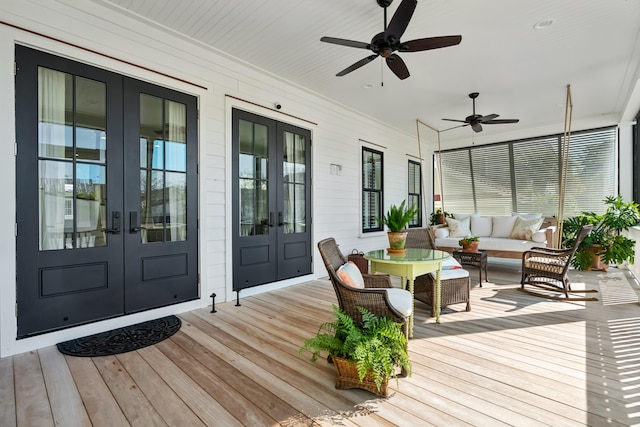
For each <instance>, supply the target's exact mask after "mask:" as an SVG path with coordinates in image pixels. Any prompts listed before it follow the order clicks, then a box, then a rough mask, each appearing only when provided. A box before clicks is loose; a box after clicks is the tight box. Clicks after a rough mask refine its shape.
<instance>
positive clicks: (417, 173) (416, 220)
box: [407, 159, 423, 228]
mask: <svg viewBox="0 0 640 427" xmlns="http://www.w3.org/2000/svg"><path fill="white" fill-rule="evenodd" d="M412 168H413V169H414V170H413V174H412ZM416 179H417V180H418V185H417V187H418V188H417V192H416V191H415V190H416V185H415V183H416ZM412 190H413V191H412ZM422 194H423V193H422V164H421V163H420V162H418V161H415V160H411V159H409V163H408V164H407V205H408V206H412V205H417V207H418V212H417V213H416V215H415V216H414V217H413V219H412V220H411V221H410V222H409V224H408V227H409V228H418V227H422V217H423V215H422V212H423V208H422Z"/></svg>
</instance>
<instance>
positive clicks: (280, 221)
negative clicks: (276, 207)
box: [278, 212, 284, 227]
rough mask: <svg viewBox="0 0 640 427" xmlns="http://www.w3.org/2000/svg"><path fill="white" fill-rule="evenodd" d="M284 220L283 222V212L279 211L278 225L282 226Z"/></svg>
mask: <svg viewBox="0 0 640 427" xmlns="http://www.w3.org/2000/svg"><path fill="white" fill-rule="evenodd" d="M283 225H284V222H282V212H278V227H282V226H283Z"/></svg>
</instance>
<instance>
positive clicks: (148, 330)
mask: <svg viewBox="0 0 640 427" xmlns="http://www.w3.org/2000/svg"><path fill="white" fill-rule="evenodd" d="M181 324H182V323H181V322H180V319H178V318H177V317H176V316H167V317H163V318H161V319H156V320H149V321H148V322H142V323H138V324H136V325H131V326H126V327H124V328H119V329H114V330H112V331H107V332H101V333H99V334H95V335H89V336H87V337H83V338H76V339H74V340H70V341H65V342H61V343H59V344H57V346H58V350H60V352H61V353H64V354H68V355H69V356H78V357H96V356H111V355H114V354H120V353H126V352H128V351H133V350H138V349H140V348H144V347H147V346H150V345H153V344H157V343H159V342H160V341H162V340H164V339H167V338H169V337H170V336H171V335H173V334H175V333H176V332H178V330H179V329H180V326H181Z"/></svg>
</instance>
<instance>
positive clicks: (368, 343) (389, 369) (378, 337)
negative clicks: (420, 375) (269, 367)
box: [299, 305, 411, 396]
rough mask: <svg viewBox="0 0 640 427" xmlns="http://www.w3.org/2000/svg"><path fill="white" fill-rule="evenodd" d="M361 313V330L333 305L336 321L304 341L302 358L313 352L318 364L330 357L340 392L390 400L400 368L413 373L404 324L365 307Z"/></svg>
mask: <svg viewBox="0 0 640 427" xmlns="http://www.w3.org/2000/svg"><path fill="white" fill-rule="evenodd" d="M358 310H359V311H360V313H362V321H363V323H362V326H358V325H356V324H355V322H354V321H353V319H352V318H351V317H349V316H348V315H347V314H345V313H344V312H343V311H342V310H341V309H340V307H338V306H336V305H334V306H333V313H334V316H335V320H333V321H332V322H326V323H323V324H322V325H321V326H320V329H319V330H318V333H317V334H316V336H315V337H313V338H309V339H307V340H305V342H304V345H303V346H302V347H301V348H300V351H299V354H302V353H304V352H306V351H310V352H311V361H312V362H315V361H317V360H318V356H320V355H321V354H322V353H323V352H324V353H327V354H328V355H329V356H330V357H331V359H332V360H333V364H334V366H335V367H336V371H337V373H338V378H337V380H336V388H337V389H348V388H361V389H364V390H367V391H370V392H372V393H375V394H377V395H380V396H387V393H388V390H387V386H388V383H389V378H396V380H397V374H396V369H397V368H400V369H401V370H402V372H403V373H406V374H407V375H408V374H410V373H411V363H410V361H409V354H408V353H407V339H406V337H405V336H404V333H403V332H402V324H401V323H397V322H394V321H393V320H391V319H389V318H387V317H378V316H376V315H375V314H373V313H371V312H369V311H368V310H366V309H364V308H362V307H358Z"/></svg>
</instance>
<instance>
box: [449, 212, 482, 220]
mask: <svg viewBox="0 0 640 427" xmlns="http://www.w3.org/2000/svg"><path fill="white" fill-rule="evenodd" d="M478 215H479V214H477V213H473V214H468V213H455V212H454V213H453V217H454V218H455V219H457V220H461V219H465V218H469V217H470V216H478Z"/></svg>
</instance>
